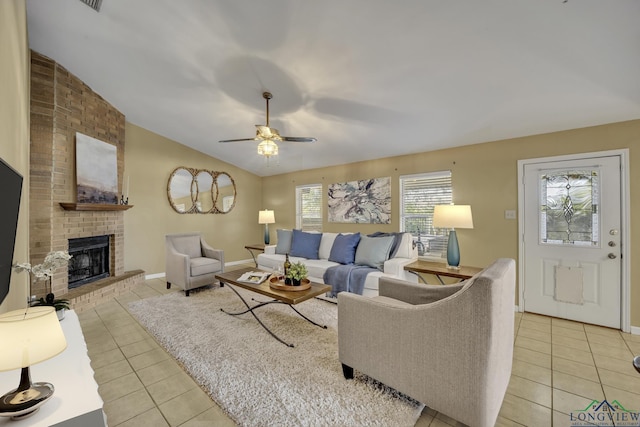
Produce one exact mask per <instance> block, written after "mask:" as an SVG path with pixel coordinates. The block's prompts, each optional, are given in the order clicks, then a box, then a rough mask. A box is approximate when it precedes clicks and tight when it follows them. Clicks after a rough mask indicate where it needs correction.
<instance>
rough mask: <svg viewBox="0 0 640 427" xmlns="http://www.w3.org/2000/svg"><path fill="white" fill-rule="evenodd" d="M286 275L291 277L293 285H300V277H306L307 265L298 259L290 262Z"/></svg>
mask: <svg viewBox="0 0 640 427" xmlns="http://www.w3.org/2000/svg"><path fill="white" fill-rule="evenodd" d="M287 277H288V278H290V279H291V281H292V282H293V286H300V282H302V279H304V278H306V277H307V267H306V266H305V265H304V264H303V263H301V262H299V261H298V262H296V263H295V264H291V267H289V269H288V270H287Z"/></svg>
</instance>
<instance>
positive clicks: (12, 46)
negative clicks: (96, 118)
mask: <svg viewBox="0 0 640 427" xmlns="http://www.w3.org/2000/svg"><path fill="white" fill-rule="evenodd" d="M0 93H2V96H0V157H1V158H2V159H3V160H4V161H5V162H7V163H9V164H10V165H11V166H12V167H13V168H14V169H15V170H17V171H18V172H19V173H20V174H21V175H22V176H23V177H24V180H23V182H22V199H21V203H20V217H19V219H18V232H17V236H16V245H15V249H14V254H13V259H14V261H15V262H27V261H28V260H29V257H28V254H29V252H28V250H29V216H28V213H29V47H28V42H27V14H26V4H25V0H2V1H0ZM0 244H7V243H6V242H0ZM27 279H28V275H27V274H26V273H19V274H16V273H13V274H12V275H11V288H10V292H9V294H8V295H7V297H6V299H5V300H4V302H3V303H2V305H0V313H3V312H5V311H9V310H15V309H19V308H22V307H25V306H26V302H27V296H28V294H29V291H28V281H27Z"/></svg>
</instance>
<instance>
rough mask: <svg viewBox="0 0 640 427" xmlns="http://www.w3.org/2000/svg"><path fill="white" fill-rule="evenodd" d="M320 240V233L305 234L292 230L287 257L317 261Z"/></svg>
mask: <svg viewBox="0 0 640 427" xmlns="http://www.w3.org/2000/svg"><path fill="white" fill-rule="evenodd" d="M320 240H322V233H305V232H304V231H300V230H293V237H292V238H291V252H290V253H289V255H291V256H297V257H301V258H307V259H318V249H319V248H320Z"/></svg>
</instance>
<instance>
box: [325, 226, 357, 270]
mask: <svg viewBox="0 0 640 427" xmlns="http://www.w3.org/2000/svg"><path fill="white" fill-rule="evenodd" d="M359 242H360V233H354V234H338V235H337V236H336V240H334V241H333V246H331V253H330V254H329V261H333V262H339V263H340V264H353V262H354V261H355V258H356V248H357V247H358V243H359Z"/></svg>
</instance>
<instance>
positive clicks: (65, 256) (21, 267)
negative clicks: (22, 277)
mask: <svg viewBox="0 0 640 427" xmlns="http://www.w3.org/2000/svg"><path fill="white" fill-rule="evenodd" d="M72 257H73V255H69V252H67V251H53V252H49V253H48V254H47V256H46V257H45V258H44V261H43V262H42V264H38V265H34V266H31V264H30V263H28V262H25V263H21V264H14V265H13V268H14V269H15V270H16V271H17V272H18V273H20V272H22V271H26V272H28V273H29V274H33V276H34V277H35V278H36V280H39V279H45V280H47V282H48V286H47V288H50V287H51V276H53V272H54V271H55V270H56V269H58V268H60V267H62V266H64V265H66V264H67V262H69V260H70V259H71V258H72ZM47 292H48V293H47V295H46V296H45V297H44V298H40V299H39V300H37V301H35V302H30V304H31V305H48V306H52V307H54V308H55V309H56V311H59V310H63V311H60V313H62V315H61V316H59V317H58V319H63V318H64V310H68V309H69V300H67V299H55V296H54V295H53V293H51V289H47ZM29 294H31V289H29Z"/></svg>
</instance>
